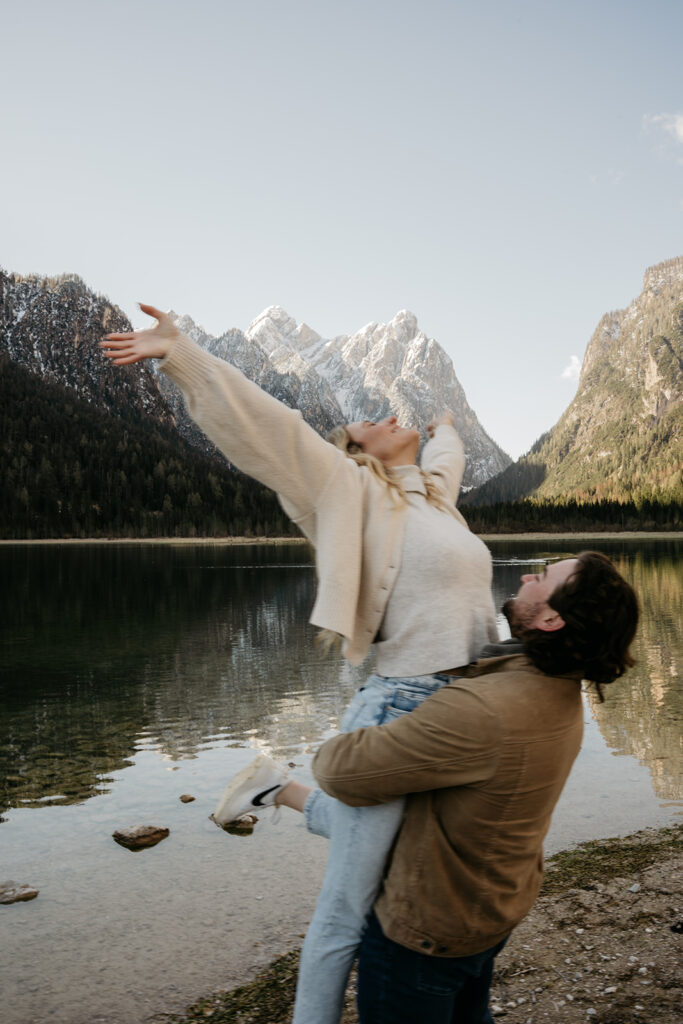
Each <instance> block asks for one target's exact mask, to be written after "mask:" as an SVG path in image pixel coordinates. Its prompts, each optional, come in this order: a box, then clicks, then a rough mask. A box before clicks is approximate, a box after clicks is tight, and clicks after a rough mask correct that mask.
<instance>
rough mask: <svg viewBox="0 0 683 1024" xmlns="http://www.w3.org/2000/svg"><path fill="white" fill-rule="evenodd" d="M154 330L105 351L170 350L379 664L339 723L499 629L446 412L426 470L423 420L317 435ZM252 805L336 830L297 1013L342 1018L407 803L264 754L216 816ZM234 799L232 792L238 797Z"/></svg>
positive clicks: (327, 619)
mask: <svg viewBox="0 0 683 1024" xmlns="http://www.w3.org/2000/svg"><path fill="white" fill-rule="evenodd" d="M140 308H141V309H142V310H143V312H145V313H147V314H149V315H150V316H153V317H156V319H157V321H158V323H157V326H156V327H153V328H151V329H150V330H146V331H133V332H130V333H126V334H110V335H107V337H106V339H105V340H104V341H103V342H102V344H101V347H102V348H103V350H104V354H105V355H106V356H107V357H108V358H110V359H111V360H112V361H113V362H114V363H115V364H116V365H126V364H128V363H134V362H137V361H139V360H141V359H149V358H156V359H162V360H163V361H162V363H161V366H160V369H161V371H162V372H163V373H166V374H167V375H168V376H169V377H171V378H172V379H173V380H175V381H176V383H178V384H179V386H180V387H181V389H182V390H183V392H184V395H185V400H186V403H187V407H188V410H189V412H190V414H191V416H192V417H193V419H195V421H196V422H197V423H198V424H199V426H200V427H201V428H202V430H203V431H204V432H205V433H206V434H207V436H208V437H209V438H210V439H211V440H212V441H213V442H214V444H216V446H217V447H218V448H220V449H221V451H223V452H224V453H225V454H226V455H227V456H228V458H229V459H230V460H231V462H233V463H234V464H235V465H236V466H237V467H238V468H240V469H242V470H244V472H246V473H248V474H249V475H251V476H253V477H255V478H256V479H258V480H260V481H261V482H262V483H264V484H267V485H268V486H269V487H272V488H274V489H275V490H276V491H277V492H278V495H279V498H280V502H281V504H282V506H283V508H284V510H285V511H286V512H287V514H288V515H289V516H290V518H291V519H292V520H293V521H294V522H295V523H296V524H297V525H298V526H299V528H300V529H301V531H302V533H304V535H305V536H306V537H307V538H308V539H309V540H310V541H311V542H312V544H313V545H314V547H315V550H316V566H317V573H318V590H317V595H316V601H315V605H314V607H313V611H312V613H311V617H310V621H311V622H312V623H313V624H314V625H316V626H320V627H322V628H323V629H324V630H327V631H331V632H333V633H336V634H338V635H340V636H341V637H342V640H343V651H344V654H345V656H346V657H347V658H348V659H349V661H351V662H352V663H353V664H356V665H357V664H360V663H361V662H362V661H363V660H364V658H365V657H366V655H367V654H368V653H369V651H370V648H371V647H373V648H374V652H375V654H376V674H374V675H372V676H370V678H369V679H368V681H367V682H366V684H365V686H364V687H363V688H362V689H361V690H360V691H359V692H358V694H357V695H356V697H355V698H354V700H353V702H352V704H351V706H350V708H349V709H348V711H347V712H346V715H345V716H344V720H343V722H342V728H343V729H344V731H350V730H352V729H356V728H360V727H364V726H369V725H376V724H381V722H383V721H387V720H388V719H389V718H391V717H395V716H396V715H400V714H405V713H406V712H408V711H411V710H412V709H413V708H414V707H416V706H417V704H418V703H420V702H421V701H422V700H424V699H425V698H426V697H427V696H429V695H430V694H431V693H433V692H434V691H435V690H437V689H439V688H440V687H441V686H443V685H444V684H445V683H446V682H448V678H449V675H452V674H458V669H457V667H456V666H463V665H466V664H468V663H469V662H470V661H471V660H473V659H474V658H475V657H476V656H477V654H478V652H479V650H480V648H481V647H482V646H483V645H484V644H485V643H487V642H489V641H491V640H495V639H497V634H496V628H495V614H494V609H493V603H492V599H491V590H490V586H491V558H490V555H489V553H488V551H487V549H486V547H485V545H484V544H483V543H482V542H481V541H480V540H478V538H476V537H475V536H474V535H473V534H471V533H470V531H469V530H468V528H467V524H466V523H465V520H464V519H463V518H462V516H461V515H460V513H459V512H458V511H457V509H456V508H455V502H456V500H457V497H458V493H459V489H460V482H461V479H462V474H463V469H464V453H463V447H462V443H461V441H460V439H459V437H458V435H457V434H456V432H455V430H454V429H453V418H452V416H451V415H450V414H446V415H444V416H442V417H440V418H439V419H438V420H436V421H435V422H434V423H433V424H432V425H431V428H430V434H431V435H432V438H431V440H430V441H429V443H428V444H427V445H426V446H425V449H424V452H423V456H422V468H419V467H418V466H417V465H416V464H415V460H416V457H417V451H418V446H419V434H418V432H417V431H416V430H413V429H409V428H405V427H400V426H399V425H398V423H397V421H396V418H395V417H393V416H390V417H387V418H386V419H384V420H382V421H380V422H378V423H374V422H369V421H365V422H363V423H353V424H349V425H348V426H347V427H346V428H341V429H339V430H337V431H336V432H334V436H333V438H332V441H333V443H332V444H330V443H328V442H326V441H324V440H322V438H320V437H319V436H318V435H317V434H316V433H315V431H314V430H312V429H311V428H310V427H309V426H308V425H307V424H306V423H305V422H304V420H303V419H302V417H301V414H300V413H299V412H298V411H297V410H292V409H289V408H287V407H286V406H284V405H282V404H281V403H280V402H278V401H276V400H275V399H273V398H272V397H271V396H270V395H267V394H266V393H265V392H263V391H262V390H261V389H260V388H259V387H257V386H256V385H255V384H253V383H252V382H251V381H248V380H246V378H245V377H244V376H243V375H242V374H241V373H240V372H239V371H238V370H236V369H235V367H233V366H230V364H229V363H226V362H225V361H223V360H221V359H217V358H215V357H213V356H210V355H208V354H207V353H206V352H204V350H203V349H201V348H200V347H199V346H197V345H195V344H194V342H192V341H191V340H190V339H189V338H188V337H187V336H186V335H184V334H182V332H181V331H179V330H178V328H177V327H176V326H175V324H174V323H173V321H172V320H171V318H170V317H169V316H167V315H166V314H164V313H161V312H160V311H159V310H157V309H155V308H154V307H152V306H144V305H142V306H141V307H140ZM254 772H256V774H257V776H258V791H257V792H255V791H254V789H253V787H252V789H251V792H250V794H249V801H252V798H253V797H256V801H257V804H258V806H263V805H265V804H267V803H273V802H274V801H275V799H277V802H278V803H280V804H285V805H288V806H293V807H295V808H296V809H299V810H303V811H304V813H305V815H306V822H307V826H308V827H309V829H310V830H311V831H313V832H316V833H318V834H321V835H327V836H329V837H330V840H331V842H330V856H329V862H328V867H327V871H326V875H325V881H324V883H323V888H322V892H321V896H320V899H319V901H318V905H317V907H316V911H315V914H314V916H313V919H312V921H311V926H310V929H309V932H308V935H307V937H306V942H305V943H304V948H303V950H302V956H301V964H300V969H299V984H298V989H297V1002H296V1007H295V1014H294V1024H336V1021H338V1019H339V1015H340V1013H341V1007H342V1001H343V995H344V988H345V985H346V980H347V977H348V973H349V970H350V968H351V964H352V962H353V957H354V953H355V951H356V948H357V946H358V944H359V941H360V936H361V934H362V930H363V927H364V923H365V918H366V916H367V913H368V911H369V909H370V907H371V906H372V902H373V899H374V896H375V894H376V892H377V889H378V887H379V883H380V880H381V877H382V870H383V867H384V862H385V860H386V856H387V853H388V851H389V849H390V847H391V843H392V841H393V838H394V835H395V834H396V831H397V829H398V826H399V823H400V820H401V815H402V804H401V803H400V802H396V803H393V804H384V805H382V806H381V807H372V808H352V807H347V806H345V805H343V804H340V803H338V802H337V801H333V800H330V799H329V798H328V797H326V796H325V794H323V793H321V792H320V791H319V790H314V791H309V790H308V789H307V788H306V787H303V786H301V785H300V784H299V783H296V782H293V781H290V780H289V779H288V777H287V776H286V774H285V773H283V772H282V771H281V770H280V769H279V768H278V766H275V765H274V764H273V763H272V762H269V760H265V761H264V759H260V760H259V761H258V765H257V766H256V767H255V768H254V767H250V768H248V769H245V771H244V772H242V773H240V776H238V777H237V779H236V780H234V782H233V784H231V786H229V787H228V790H227V791H226V794H224V798H223V799H222V801H221V804H219V808H217V812H216V818H217V820H219V823H222V822H225V821H229V820H231V818H230V815H232V817H237V816H238V814H237V811H238V810H239V813H245V811H246V810H247V809H249V807H250V806H254V803H253V801H252V802H249V801H248V802H247V804H246V806H244V805H243V806H242V807H238V806H237V804H235V801H234V797H235V795H237V797H238V798H242V797H244V787H245V784H247V788H249V784H250V782H253V775H254ZM238 803H239V800H238Z"/></svg>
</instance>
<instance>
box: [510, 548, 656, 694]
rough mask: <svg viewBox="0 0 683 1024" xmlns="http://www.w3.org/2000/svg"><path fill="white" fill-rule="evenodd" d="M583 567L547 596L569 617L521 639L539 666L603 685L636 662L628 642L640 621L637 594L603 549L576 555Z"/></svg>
mask: <svg viewBox="0 0 683 1024" xmlns="http://www.w3.org/2000/svg"><path fill="white" fill-rule="evenodd" d="M576 557H577V559H578V561H579V568H578V570H577V571H576V572H575V573H573V574H572V575H571V576H570V577H569V579H568V580H567V581H566V582H565V583H564V584H563V585H562V586H561V587H558V588H557V590H555V591H553V593H552V594H551V596H550V597H549V598H548V604H549V605H550V607H551V608H552V609H553V610H554V611H556V612H558V614H559V615H561V616H562V618H563V619H564V622H565V625H564V626H563V627H562V629H558V630H555V631H554V632H546V631H544V630H541V629H521V630H519V633H521V635H520V636H519V639H520V640H521V641H522V642H523V644H524V651H525V653H526V654H527V656H528V657H529V658H530V659H531V661H533V663H534V665H536V667H537V668H540V669H541V671H542V672H545V673H547V674H548V675H567V674H569V673H574V672H575V673H580V674H581V677H582V678H583V679H586V680H588V681H589V682H592V683H595V688H596V690H597V693H598V697H599V698H600V700H601V701H602V700H604V698H603V695H602V690H601V686H603V685H605V684H606V683H613V682H614V680H615V679H618V678H619V677H620V676H622V675H623V674H624V672H625V671H626V669H627V668H630V667H631V666H632V665H634V664H635V662H634V660H633V658H632V657H631V654H630V651H629V647H630V645H631V642H632V640H633V637H634V636H635V632H636V627H637V625H638V599H637V597H636V594H635V591H634V590H633V587H632V586H631V585H630V584H629V583H627V582H626V580H625V579H624V578H623V577H622V576H620V575H619V573H618V572H617V570H616V569H615V567H614V565H613V564H612V562H611V561H610V560H609V558H606V557H605V555H602V554H600V552H598V551H582V552H581V554H580V555H577V556H576Z"/></svg>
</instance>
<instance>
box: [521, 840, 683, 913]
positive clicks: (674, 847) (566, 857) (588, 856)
mask: <svg viewBox="0 0 683 1024" xmlns="http://www.w3.org/2000/svg"><path fill="white" fill-rule="evenodd" d="M682 845H683V825H674V826H672V827H670V828H661V829H657V830H654V829H647V830H645V831H644V832H634V833H633V834H632V835H630V836H624V837H623V838H615V839H594V840H593V841H592V842H590V843H582V844H581V846H579V847H577V849H575V850H562V851H560V853H556V854H555V855H554V856H553V857H550V858H549V860H548V862H547V864H546V874H545V878H544V880H543V888H542V889H541V896H554V895H556V894H559V893H562V892H565V891H566V890H567V889H586V888H589V887H590V886H591V885H593V884H594V883H595V882H596V881H598V882H606V881H608V880H609V879H610V878H618V877H620V876H621V875H629V874H632V873H633V872H634V871H642V870H643V869H644V868H647V867H650V865H651V864H654V863H655V862H656V861H657V860H659V859H660V858H661V857H666V856H669V855H670V854H672V853H676V852H680V850H681V848H682Z"/></svg>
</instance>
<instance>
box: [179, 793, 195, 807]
mask: <svg viewBox="0 0 683 1024" xmlns="http://www.w3.org/2000/svg"><path fill="white" fill-rule="evenodd" d="M180 799H181V800H182V802H183V803H184V804H191V803H192V801H193V800H194V799H195V797H193V796H190V794H189V793H183V795H182V796H181V798H180Z"/></svg>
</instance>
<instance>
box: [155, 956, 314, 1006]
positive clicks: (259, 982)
mask: <svg viewBox="0 0 683 1024" xmlns="http://www.w3.org/2000/svg"><path fill="white" fill-rule="evenodd" d="M298 967H299V952H298V950H296V951H294V952H292V953H285V955H284V956H281V957H279V958H278V959H277V960H274V961H273V963H272V964H270V966H269V967H267V968H266V969H265V970H264V971H261V973H260V974H258V975H257V976H256V978H255V979H254V980H253V981H252V982H250V983H249V984H248V985H241V986H240V987H239V988H236V989H233V990H232V992H215V993H214V994H213V995H212V996H208V997H207V998H205V999H199V1000H197V1002H196V1003H193V1005H192V1006H188V1007H187V1009H186V1010H185V1013H184V1014H182V1015H181V1016H178V1015H176V1014H172V1015H169V1016H168V1017H166V1018H165V1019H166V1021H168V1024H198V1022H199V1021H211V1022H212V1024H280V1022H281V1021H284V1020H288V1019H289V1017H290V1016H291V1012H292V1007H293V1006H294V994H295V991H296V975H297V970H298Z"/></svg>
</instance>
